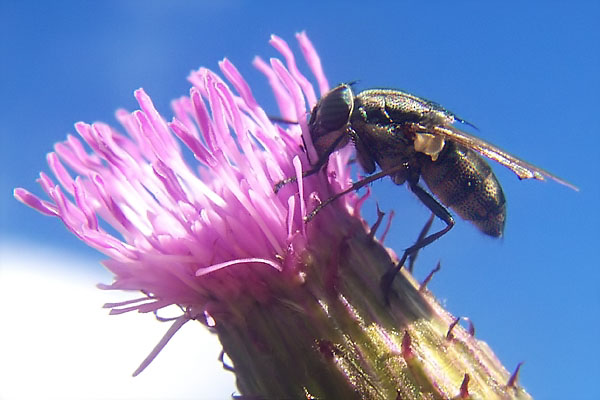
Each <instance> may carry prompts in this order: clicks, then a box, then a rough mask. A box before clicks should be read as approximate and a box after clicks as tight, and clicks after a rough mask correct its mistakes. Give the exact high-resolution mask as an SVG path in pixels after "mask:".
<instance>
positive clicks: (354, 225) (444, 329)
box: [217, 207, 530, 399]
mask: <svg viewBox="0 0 600 400" xmlns="http://www.w3.org/2000/svg"><path fill="white" fill-rule="evenodd" d="M331 208H332V209H333V207H331ZM334 211H335V210H328V212H334ZM319 217H320V216H319ZM322 221H325V218H323V220H322ZM308 225H309V229H310V231H309V234H310V237H311V238H312V243H311V244H310V245H309V247H308V248H307V249H306V250H305V252H304V253H303V254H302V255H301V257H299V260H300V261H299V263H300V267H299V268H300V269H301V270H302V271H303V272H304V275H303V276H304V279H303V280H299V279H297V277H296V279H294V278H292V277H290V278H289V279H283V280H281V279H278V281H277V282H278V283H277V285H276V286H275V285H274V287H275V288H272V296H271V297H269V299H268V300H264V301H260V302H259V301H257V300H256V299H253V300H247V301H239V299H238V300H236V301H235V302H234V303H233V302H232V304H230V305H229V307H230V308H231V309H232V310H234V311H233V314H232V315H230V316H229V317H228V318H224V319H223V320H218V321H217V333H218V335H219V338H220V339H221V343H222V344H223V349H224V351H225V352H226V353H227V354H228V356H229V357H230V359H231V360H232V361H233V364H234V368H235V373H236V376H237V384H238V388H239V390H240V392H241V393H242V394H243V395H245V396H250V397H251V398H255V397H256V398H266V399H273V398H319V399H353V398H356V399H395V398H401V399H451V398H473V399H475V398H481V399H529V398H530V396H529V395H528V394H527V393H526V392H525V391H524V390H523V389H522V388H519V387H513V386H507V383H508V382H509V378H510V374H509V373H508V372H507V371H506V369H504V368H503V366H502V365H501V364H500V362H499V361H498V359H497V358H496V357H495V355H494V354H493V352H492V351H491V350H490V349H489V348H488V346H487V345H486V344H485V343H484V342H482V341H480V340H477V339H475V338H474V337H472V336H471V335H470V334H469V333H468V332H467V331H466V330H465V329H464V328H463V327H461V326H460V325H458V324H455V325H456V326H454V327H453V328H452V331H451V333H450V334H448V330H449V327H450V326H451V324H452V323H453V322H455V321H456V320H455V318H454V317H453V316H452V315H451V314H450V313H448V312H447V311H445V310H444V309H443V308H442V307H441V306H440V304H439V303H438V302H437V301H436V300H435V298H434V297H433V296H432V295H431V294H430V293H429V292H428V291H427V290H419V284H418V283H417V282H416V281H415V280H414V279H413V278H412V276H411V275H410V274H409V273H408V272H407V271H406V270H402V271H401V273H399V274H398V276H397V278H396V280H395V282H394V286H393V293H391V295H390V304H389V305H386V304H385V302H384V300H383V295H382V293H381V290H380V289H379V280H380V277H381V276H382V274H383V273H384V272H385V271H386V270H387V269H388V268H389V267H390V266H391V265H392V264H393V258H392V257H391V256H390V253H389V252H388V251H387V250H386V249H385V248H384V247H383V246H382V245H381V244H380V243H379V242H377V241H376V240H373V239H372V238H371V237H370V236H369V235H368V232H367V229H365V227H364V226H363V224H362V223H360V222H359V221H358V220H357V219H354V218H346V217H340V216H339V215H338V216H337V220H336V224H335V226H332V225H331V224H328V225H325V224H324V223H319V218H316V219H315V221H314V222H311V223H310V224H308ZM274 274H277V273H276V272H274Z"/></svg>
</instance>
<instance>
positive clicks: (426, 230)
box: [408, 213, 435, 274]
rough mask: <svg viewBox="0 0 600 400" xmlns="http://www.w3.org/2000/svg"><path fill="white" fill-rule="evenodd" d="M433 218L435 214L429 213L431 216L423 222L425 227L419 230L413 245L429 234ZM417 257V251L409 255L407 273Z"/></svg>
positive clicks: (411, 269)
mask: <svg viewBox="0 0 600 400" xmlns="http://www.w3.org/2000/svg"><path fill="white" fill-rule="evenodd" d="M434 218H435V214H434V213H431V216H430V217H429V219H428V220H427V222H425V225H424V226H423V229H421V232H420V233H419V237H418V238H417V241H416V242H415V243H419V242H420V241H421V240H423V239H424V238H425V236H427V234H428V233H429V230H430V229H431V225H432V224H433V219H434ZM418 255H419V250H415V251H414V252H412V253H411V254H410V255H409V258H410V260H409V262H408V271H409V272H410V273H411V274H412V272H413V270H414V267H415V261H416V260H417V256H418Z"/></svg>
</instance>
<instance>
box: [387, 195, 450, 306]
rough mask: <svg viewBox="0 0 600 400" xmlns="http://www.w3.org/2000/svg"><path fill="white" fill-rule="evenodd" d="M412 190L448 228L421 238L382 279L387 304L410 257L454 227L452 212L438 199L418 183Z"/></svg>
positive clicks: (405, 251)
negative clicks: (392, 288)
mask: <svg viewBox="0 0 600 400" xmlns="http://www.w3.org/2000/svg"><path fill="white" fill-rule="evenodd" d="M410 190H412V192H413V193H414V194H416V195H417V197H418V198H419V200H421V202H422V203H423V204H425V206H427V208H429V210H430V211H431V212H432V213H433V214H435V216H436V217H438V218H439V219H441V220H442V221H444V222H445V223H446V227H445V228H444V229H442V230H440V231H438V232H435V233H432V234H431V235H428V236H425V237H424V238H421V237H419V239H417V242H416V243H415V244H413V245H412V246H410V247H409V248H407V249H406V250H404V254H403V255H402V258H401V259H400V261H398V263H397V264H396V265H394V266H392V267H391V268H390V269H388V270H387V271H386V273H385V274H383V276H382V277H381V282H380V286H381V290H382V291H383V296H384V298H385V301H386V303H387V302H388V301H389V299H388V296H389V292H390V289H391V287H392V283H393V282H394V278H395V277H396V274H397V273H398V272H399V271H400V268H402V266H403V265H404V263H405V262H406V259H407V258H408V256H410V255H411V254H413V253H415V252H416V251H418V250H420V249H422V248H423V247H425V246H427V245H429V244H431V243H432V242H434V241H436V240H438V239H439V238H440V237H442V236H444V235H445V234H446V233H448V231H449V230H450V229H452V227H453V226H454V218H452V215H451V214H450V212H448V210H446V208H445V207H444V206H443V205H441V204H440V203H439V202H438V201H437V200H436V199H434V198H433V196H432V195H430V194H429V193H427V191H425V189H423V188H422V187H421V186H419V185H418V184H417V183H411V184H410Z"/></svg>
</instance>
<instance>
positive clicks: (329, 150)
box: [273, 135, 346, 193]
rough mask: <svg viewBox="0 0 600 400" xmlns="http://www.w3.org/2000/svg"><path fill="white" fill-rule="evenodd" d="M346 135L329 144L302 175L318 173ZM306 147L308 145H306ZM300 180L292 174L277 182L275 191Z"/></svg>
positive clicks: (274, 187)
mask: <svg viewBox="0 0 600 400" xmlns="http://www.w3.org/2000/svg"><path fill="white" fill-rule="evenodd" d="M345 138H346V137H345V135H340V136H339V137H338V138H337V139H336V140H335V141H334V142H333V143H332V144H331V146H329V147H328V148H327V149H326V150H325V152H324V153H323V155H321V156H320V157H319V159H318V160H317V163H316V164H315V165H313V166H312V167H311V168H310V169H307V170H306V171H303V172H302V177H303V178H306V177H307V176H311V175H314V174H316V173H317V172H319V171H320V170H321V168H323V166H324V165H325V164H327V161H329V156H330V155H331V153H333V152H334V151H335V149H336V148H337V146H338V145H339V144H340V143H341V142H342V141H343V140H344V139H345ZM302 141H304V138H302ZM305 147H306V146H305ZM297 180H298V178H297V177H295V176H290V177H289V178H286V179H283V180H281V181H279V182H277V183H276V184H275V185H274V186H273V191H274V192H275V193H277V192H279V190H280V189H281V188H282V187H283V186H285V185H287V184H288V183H292V182H296V181H297Z"/></svg>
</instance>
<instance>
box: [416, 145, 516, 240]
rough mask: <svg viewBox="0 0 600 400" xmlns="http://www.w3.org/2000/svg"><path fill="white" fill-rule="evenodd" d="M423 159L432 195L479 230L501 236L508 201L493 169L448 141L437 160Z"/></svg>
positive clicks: (474, 154)
mask: <svg viewBox="0 0 600 400" xmlns="http://www.w3.org/2000/svg"><path fill="white" fill-rule="evenodd" d="M420 158H421V174H422V176H423V180H424V181H425V183H426V184H427V186H428V187H429V189H430V190H431V192H432V193H433V194H434V195H435V196H436V197H437V198H438V199H439V200H440V201H441V202H442V203H443V204H444V205H445V206H447V207H450V208H452V209H453V210H454V211H455V212H456V213H457V214H458V215H460V216H461V217H462V218H463V219H465V220H467V221H471V222H473V223H474V224H475V225H476V226H477V227H478V228H479V230H481V231H482V232H483V233H485V234H487V235H490V236H495V237H498V236H501V235H502V232H503V231H504V222H505V220H506V200H505V198H504V193H503V192H502V187H501V186H500V183H499V182H498V180H497V179H496V176H495V175H494V173H493V172H492V169H491V167H490V166H489V165H488V163H487V162H485V160H484V159H483V158H481V157H480V156H479V155H478V154H477V153H475V152H474V151H472V150H470V149H467V148H466V147H463V146H461V145H458V144H456V143H454V142H450V141H447V142H446V144H445V146H444V149H443V150H442V151H441V152H440V154H439V156H438V159H437V160H436V161H431V158H430V157H429V156H427V155H423V156H422V157H420Z"/></svg>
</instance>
